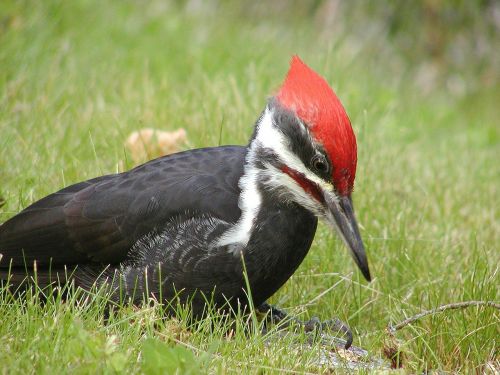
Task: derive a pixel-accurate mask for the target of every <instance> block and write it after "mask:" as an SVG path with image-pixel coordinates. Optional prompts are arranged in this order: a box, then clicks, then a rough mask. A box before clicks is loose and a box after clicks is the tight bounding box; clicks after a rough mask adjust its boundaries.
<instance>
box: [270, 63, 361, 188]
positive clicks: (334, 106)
mask: <svg viewBox="0 0 500 375" xmlns="http://www.w3.org/2000/svg"><path fill="white" fill-rule="evenodd" d="M276 98H277V99H278V101H279V102H280V103H281V104H282V105H283V106H284V107H285V108H287V109H289V110H291V111H293V112H295V114H296V115H297V116H298V117H299V118H300V119H301V120H302V121H303V122H304V123H305V124H307V125H308V126H309V128H310V129H311V132H312V134H313V135H314V137H315V139H316V141H317V142H319V143H321V144H322V145H323V147H324V148H325V150H326V152H327V153H328V155H329V157H330V160H331V161H332V163H333V171H332V181H333V184H334V185H335V188H336V190H337V192H338V193H340V194H342V195H347V194H350V193H351V191H352V189H353V186H354V177H355V175H356V162H357V150H356V137H355V135H354V132H353V130H352V127H351V122H350V121H349V117H348V116H347V113H346V112H345V109H344V107H343V106H342V103H341V102H340V100H339V98H337V95H335V93H334V92H333V90H332V88H331V87H330V86H329V85H328V83H327V82H326V81H325V80H324V79H323V78H322V77H320V76H319V75H318V74H317V73H316V72H315V71H314V70H312V69H311V68H309V67H308V66H307V65H306V64H304V63H303V62H302V60H300V59H299V57H297V56H293V57H292V61H291V63H290V70H289V71H288V74H287V76H286V78H285V82H283V85H282V86H281V88H280V90H279V92H278V95H277V96H276Z"/></svg>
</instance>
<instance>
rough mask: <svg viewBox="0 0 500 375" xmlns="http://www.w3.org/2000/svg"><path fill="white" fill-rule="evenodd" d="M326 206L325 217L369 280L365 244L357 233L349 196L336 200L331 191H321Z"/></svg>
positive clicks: (356, 224)
mask: <svg viewBox="0 0 500 375" xmlns="http://www.w3.org/2000/svg"><path fill="white" fill-rule="evenodd" d="M323 197H324V199H325V204H326V208H327V211H328V212H327V217H328V219H329V221H330V222H331V224H332V225H333V226H334V227H335V228H336V229H337V231H338V232H339V234H340V236H341V237H342V239H343V240H344V243H345V244H346V245H347V247H348V248H349V250H351V255H352V257H353V258H354V261H355V262H356V264H357V265H358V267H359V269H360V270H361V272H362V273H363V276H364V277H365V279H366V280H367V281H371V276H370V269H369V268H368V259H367V258H366V253H365V246H364V245H363V240H362V239H361V235H360V234H359V229H358V223H357V222H356V217H355V216H354V210H353V208H352V200H351V196H350V195H349V196H341V197H339V199H338V200H336V199H335V197H334V196H333V194H331V193H323Z"/></svg>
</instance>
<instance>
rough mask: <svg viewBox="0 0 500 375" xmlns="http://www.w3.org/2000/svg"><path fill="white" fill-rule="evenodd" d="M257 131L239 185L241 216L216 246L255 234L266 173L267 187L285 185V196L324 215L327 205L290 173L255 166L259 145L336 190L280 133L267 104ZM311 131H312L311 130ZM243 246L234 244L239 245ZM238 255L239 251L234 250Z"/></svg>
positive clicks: (244, 242) (240, 242)
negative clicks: (260, 186)
mask: <svg viewBox="0 0 500 375" xmlns="http://www.w3.org/2000/svg"><path fill="white" fill-rule="evenodd" d="M257 126H258V128H257V134H256V137H255V139H254V141H253V142H252V143H251V145H250V150H249V151H248V154H247V159H246V163H245V170H244V174H243V176H242V177H241V178H240V181H239V187H240V189H241V194H240V198H239V201H238V207H239V208H240V210H241V216H240V218H239V219H238V221H237V222H236V224H235V225H234V226H233V227H232V228H231V229H229V230H227V231H226V232H225V233H223V234H222V236H221V237H220V238H219V239H218V240H217V241H216V242H215V243H214V244H213V245H214V246H226V245H231V244H238V245H242V246H246V245H247V244H248V241H249V240H250V236H251V235H252V228H253V226H254V223H255V220H256V219H257V216H258V214H259V211H260V207H261V205H262V196H261V193H260V191H259V187H258V181H259V179H262V177H265V179H266V180H267V182H268V184H267V185H266V187H267V188H270V189H273V188H275V187H284V186H286V187H287V189H283V191H287V195H286V197H284V199H289V200H290V201H292V200H293V201H296V202H297V203H299V204H300V205H302V206H303V207H304V208H306V209H308V210H309V211H311V212H313V213H314V214H315V215H317V216H320V217H321V216H324V215H325V210H324V207H323V206H322V205H321V204H320V203H319V202H318V201H317V200H316V199H315V198H314V197H312V196H311V195H310V194H309V193H307V192H306V191H305V190H304V189H303V188H302V187H301V186H300V185H299V184H298V183H297V181H295V180H294V179H293V178H292V177H291V176H289V175H288V174H287V173H285V172H283V171H282V170H279V169H277V168H276V167H275V166H273V165H271V164H266V168H265V169H259V168H257V167H256V166H255V162H256V160H255V155H256V151H257V150H258V149H260V148H269V149H271V150H273V153H274V154H276V155H277V156H278V157H279V159H280V161H281V162H282V163H283V164H284V165H286V166H287V167H288V168H290V169H293V170H295V171H297V172H299V173H302V174H303V175H304V177H305V178H307V179H309V180H310V181H312V182H314V183H316V184H317V185H318V186H320V188H321V189H324V190H326V191H333V186H332V185H331V184H329V183H327V182H325V181H323V180H322V179H321V178H319V177H318V176H316V175H315V174H314V173H312V172H311V171H309V170H308V169H307V168H306V166H305V165H304V163H303V162H302V160H300V158H298V157H297V156H296V155H295V154H293V153H292V152H291V151H290V148H289V146H288V142H287V141H286V139H285V137H284V135H283V133H281V132H280V131H279V130H278V129H277V128H276V126H275V125H274V124H273V112H272V111H271V110H269V108H266V111H265V113H264V116H263V117H262V119H261V121H260V122H259V124H258V125H257ZM301 126H302V127H303V129H302V130H303V131H304V132H306V133H308V131H307V129H306V128H305V125H303V124H301ZM308 134H309V133H308ZM240 248H241V247H235V249H240ZM234 253H235V255H237V254H239V251H234Z"/></svg>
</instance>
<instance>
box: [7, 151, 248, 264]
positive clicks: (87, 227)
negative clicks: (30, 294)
mask: <svg viewBox="0 0 500 375" xmlns="http://www.w3.org/2000/svg"><path fill="white" fill-rule="evenodd" d="M244 158H245V148H244V147H239V146H226V147H216V148H206V149H199V150H191V151H186V152H181V153H178V154H174V155H169V156H165V157H162V158H159V159H156V160H153V161H150V162H148V163H146V164H143V165H141V166H139V167H137V168H135V169H132V170H130V171H128V172H125V173H121V174H115V175H108V176H103V177H98V178H95V179H92V180H89V181H85V182H81V183H78V184H75V185H72V186H69V187H67V188H65V189H62V190H60V191H58V192H56V193H54V194H51V195H49V196H47V197H45V198H43V199H41V200H40V201H38V202H36V203H34V204H32V205H31V206H29V207H28V208H26V209H25V210H24V211H22V212H21V213H19V214H18V215H16V216H14V217H13V218H11V219H10V220H8V221H6V222H5V223H4V224H3V225H1V226H0V254H2V256H3V260H2V261H1V262H0V268H2V267H3V268H5V267H8V266H9V264H10V262H12V264H11V265H12V266H13V267H19V266H24V265H28V266H29V265H31V264H32V263H33V261H35V260H36V261H37V264H38V265H48V264H49V263H50V264H51V265H54V266H60V265H71V264H81V263H86V262H99V263H106V264H107V263H110V264H116V263H118V262H120V261H122V260H124V259H126V257H127V253H128V251H129V250H130V248H131V247H132V246H133V244H134V243H135V242H136V241H137V240H138V239H139V238H140V237H142V236H143V235H145V234H147V233H149V232H151V231H153V230H155V229H158V228H161V226H162V225H165V223H166V222H168V220H171V219H173V218H175V217H176V216H177V215H185V214H186V212H193V214H195V213H197V212H199V213H203V214H208V215H213V216H214V217H217V218H220V219H222V220H225V221H227V222H235V221H236V220H237V219H238V217H239V216H240V213H241V212H240V210H239V208H238V196H239V187H238V180H239V178H240V177H241V175H242V173H243V165H244Z"/></svg>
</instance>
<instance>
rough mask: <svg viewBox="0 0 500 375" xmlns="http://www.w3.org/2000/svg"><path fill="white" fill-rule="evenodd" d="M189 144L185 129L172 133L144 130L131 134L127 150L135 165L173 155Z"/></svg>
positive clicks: (127, 142) (126, 144)
mask: <svg viewBox="0 0 500 375" xmlns="http://www.w3.org/2000/svg"><path fill="white" fill-rule="evenodd" d="M186 143H187V133H186V130H185V129H183V128H179V129H177V130H175V131H172V132H167V131H163V130H158V129H152V128H144V129H140V130H137V131H135V132H133V133H132V134H130V135H129V136H128V137H127V140H126V141H125V148H126V149H127V150H128V151H129V152H130V156H131V158H132V160H133V162H134V164H140V163H143V162H145V161H147V160H151V159H154V158H157V157H160V156H163V155H168V154H173V153H175V152H178V151H180V150H181V149H182V146H184V145H186Z"/></svg>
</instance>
